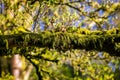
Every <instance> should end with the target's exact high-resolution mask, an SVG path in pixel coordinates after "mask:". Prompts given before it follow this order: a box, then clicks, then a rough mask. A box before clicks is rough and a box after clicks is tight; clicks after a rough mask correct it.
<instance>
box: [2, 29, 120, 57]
mask: <svg viewBox="0 0 120 80" xmlns="http://www.w3.org/2000/svg"><path fill="white" fill-rule="evenodd" d="M77 32H78V31H77ZM77 32H74V33H73V32H72V33H68V32H64V33H63V32H49V31H45V32H41V33H39V34H35V33H23V34H14V35H0V50H1V51H2V50H3V52H4V51H6V50H8V49H12V48H14V47H17V48H25V47H39V48H42V47H48V48H53V49H56V50H59V51H61V50H62V51H66V50H70V49H85V50H97V51H105V52H108V53H109V54H110V55H115V56H120V44H119V43H120V30H119V29H114V30H108V31H92V32H89V31H84V30H83V31H79V32H78V33H77ZM1 54H4V53H1Z"/></svg>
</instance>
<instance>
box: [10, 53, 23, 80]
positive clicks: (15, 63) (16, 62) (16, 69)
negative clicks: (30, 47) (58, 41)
mask: <svg viewBox="0 0 120 80" xmlns="http://www.w3.org/2000/svg"><path fill="white" fill-rule="evenodd" d="M11 66H12V74H13V76H14V78H15V80H21V79H20V78H21V77H20V76H21V74H22V61H21V56H20V55H19V54H15V55H13V57H12V64H11Z"/></svg>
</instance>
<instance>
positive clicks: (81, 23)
mask: <svg viewBox="0 0 120 80" xmlns="http://www.w3.org/2000/svg"><path fill="white" fill-rule="evenodd" d="M119 16H120V2H119V0H0V35H8V34H13V35H14V34H15V35H16V34H23V33H41V32H43V33H44V31H46V32H47V31H48V32H47V33H45V35H46V36H49V33H54V32H63V33H65V32H69V33H73V34H74V33H75V34H82V35H89V36H91V35H94V34H96V35H97V34H98V35H103V34H109V35H111V34H118V33H119V32H118V30H119V28H120V26H119V25H120V21H119V19H120V17H119ZM83 28H84V29H83ZM114 28H115V29H114ZM116 28H117V29H116ZM110 29H112V30H110ZM107 30H109V31H107ZM91 31H92V32H91ZM101 31H102V32H101ZM46 36H42V37H44V38H46ZM23 38H24V39H25V40H26V41H27V39H29V36H28V35H27V36H25V37H23ZM23 38H22V39H23ZM33 38H35V36H34V35H33ZM58 38H60V37H59V36H58V37H57V38H56V39H55V44H54V45H53V46H55V45H57V47H58V48H59V47H60V46H59V45H58V44H57V43H58V42H59V41H58V40H59V39H58ZM66 38H67V36H66ZM60 39H61V41H62V38H60ZM93 39H94V38H93ZM17 40H20V39H17ZM67 40H68V39H67ZM65 42H66V41H65ZM67 42H69V40H68V41H67ZM4 43H5V45H6V49H7V50H8V49H9V47H8V41H7V40H4ZM31 43H32V41H31ZM46 43H47V42H46ZM107 43H109V42H107ZM26 44H28V43H27V42H26ZM26 44H25V45H26ZM25 45H24V46H25ZM63 45H64V46H68V45H66V43H64V44H63ZM105 45H106V44H105ZM91 46H92V45H91ZM115 46H117V47H118V48H119V47H120V45H119V43H118V44H117V43H116V44H115ZM3 52H6V51H4V50H3ZM0 53H1V52H0ZM7 53H8V54H5V55H6V57H7V58H9V57H11V56H12V55H13V54H14V53H18V54H20V55H22V56H23V57H24V58H25V59H26V60H24V58H23V62H25V63H26V65H25V63H24V65H25V66H23V68H24V71H25V70H26V69H27V68H28V67H27V66H29V64H30V63H31V64H32V65H33V66H34V68H33V70H32V72H31V74H30V77H29V80H37V79H40V78H39V76H40V75H41V76H42V77H43V80H119V79H120V59H119V57H115V56H110V55H109V54H108V53H106V52H97V51H95V50H94V51H86V50H73V49H70V50H68V51H66V52H63V51H57V50H55V49H49V48H46V47H45V48H37V47H31V48H29V47H26V48H22V49H21V48H19V47H17V48H16V47H14V48H13V49H11V50H9V51H8V52H7ZM0 55H1V54H0ZM2 56H3V55H2ZM7 61H9V60H7ZM7 65H8V64H7V62H6V59H3V60H2V58H0V70H1V69H2V70H1V71H2V72H1V71H0V80H13V79H14V78H13V76H11V72H9V73H10V74H9V73H8V71H6V69H7V68H8V67H5V66H7ZM36 73H37V74H36ZM38 73H40V75H39V74H38ZM23 76H24V75H23Z"/></svg>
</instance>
